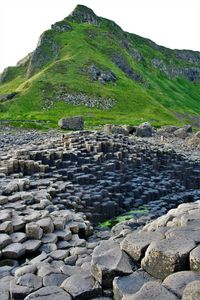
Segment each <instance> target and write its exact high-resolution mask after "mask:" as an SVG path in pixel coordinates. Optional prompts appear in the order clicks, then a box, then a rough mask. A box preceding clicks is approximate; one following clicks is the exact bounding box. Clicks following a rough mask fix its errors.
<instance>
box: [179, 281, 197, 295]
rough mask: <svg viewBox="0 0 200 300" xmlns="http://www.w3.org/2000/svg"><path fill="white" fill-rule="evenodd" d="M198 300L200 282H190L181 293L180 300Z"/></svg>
mask: <svg viewBox="0 0 200 300" xmlns="http://www.w3.org/2000/svg"><path fill="white" fill-rule="evenodd" d="M199 299H200V280H195V281H192V282H190V283H189V284H188V285H187V286H186V288H185V289H184V291H183V297H182V300H199Z"/></svg>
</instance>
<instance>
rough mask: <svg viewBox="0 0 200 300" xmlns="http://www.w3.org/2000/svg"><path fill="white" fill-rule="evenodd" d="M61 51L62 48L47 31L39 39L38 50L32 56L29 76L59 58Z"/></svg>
mask: <svg viewBox="0 0 200 300" xmlns="http://www.w3.org/2000/svg"><path fill="white" fill-rule="evenodd" d="M59 51H60V46H59V45H58V44H57V42H56V41H55V39H54V37H53V35H52V33H51V32H50V31H45V32H44V33H43V34H42V35H41V37H40V39H39V42H38V45H37V48H36V49H35V51H34V52H33V53H32V55H31V59H30V62H29V66H28V71H27V76H28V77H30V76H32V75H33V74H34V73H35V72H36V71H38V70H40V69H41V68H42V67H43V66H45V65H46V64H47V63H49V62H50V61H51V60H52V59H55V58H57V56H58V54H59Z"/></svg>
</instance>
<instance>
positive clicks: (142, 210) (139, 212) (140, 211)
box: [99, 206, 149, 228]
mask: <svg viewBox="0 0 200 300" xmlns="http://www.w3.org/2000/svg"><path fill="white" fill-rule="evenodd" d="M148 213H149V209H148V208H147V207H145V206H139V207H138V208H137V209H132V210H130V211H128V212H126V213H124V214H122V215H119V216H117V217H114V218H112V219H110V220H106V221H104V222H102V223H100V224H99V227H100V228H106V227H108V228H112V227H113V226H115V225H116V224H118V223H121V222H124V221H128V220H130V219H132V218H134V217H136V218H137V217H141V216H143V215H146V214H148Z"/></svg>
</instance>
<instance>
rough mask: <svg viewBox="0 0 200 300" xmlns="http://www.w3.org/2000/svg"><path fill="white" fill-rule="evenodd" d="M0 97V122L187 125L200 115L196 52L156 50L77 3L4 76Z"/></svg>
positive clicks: (199, 63) (198, 56)
mask: <svg viewBox="0 0 200 300" xmlns="http://www.w3.org/2000/svg"><path fill="white" fill-rule="evenodd" d="M0 94H1V96H0V119H9V120H27V121H28V120H44V121H45V120H48V121H50V123H49V124H50V126H52V127H55V126H56V124H57V121H58V119H59V118H61V117H64V116H72V115H82V116H83V117H84V119H85V121H86V125H87V126H94V125H100V124H106V123H116V124H133V125H134V124H138V123H141V122H143V121H150V122H151V123H152V124H153V125H155V126H160V125H165V124H181V123H184V122H192V120H198V117H199V116H200V99H199V95H200V52H195V51H190V50H170V49H167V48H164V47H161V46H158V45H156V44H155V43H154V42H152V41H150V40H148V39H145V38H142V37H140V36H137V35H135V34H130V33H127V32H124V31H123V30H122V29H121V28H120V27H119V26H118V25H117V24H115V23H114V22H112V21H110V20H106V19H104V18H101V17H98V16H96V15H95V14H94V12H93V11H92V10H90V9H89V8H87V7H85V6H81V5H78V6H77V7H76V8H75V10H74V11H73V12H72V14H71V15H70V16H68V17H66V18H65V19H64V20H63V21H61V22H57V23H55V24H54V25H52V27H51V29H49V30H47V31H45V32H44V33H43V34H42V35H41V37H40V40H39V42H38V46H37V48H36V49H35V50H34V51H33V52H32V53H30V54H29V55H28V56H27V57H26V58H24V59H22V60H21V61H20V62H19V63H18V64H17V65H16V66H15V67H8V68H7V69H5V70H4V72H3V73H2V74H1V78H0ZM197 123H198V121H197ZM197 125H198V124H197Z"/></svg>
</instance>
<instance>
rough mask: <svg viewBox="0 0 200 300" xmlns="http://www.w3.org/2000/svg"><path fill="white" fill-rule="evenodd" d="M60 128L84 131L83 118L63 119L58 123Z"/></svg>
mask: <svg viewBox="0 0 200 300" xmlns="http://www.w3.org/2000/svg"><path fill="white" fill-rule="evenodd" d="M58 126H59V127H60V128H61V129H67V130H83V129H84V121H83V118H82V117H71V118H62V119H60V120H59V121H58Z"/></svg>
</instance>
